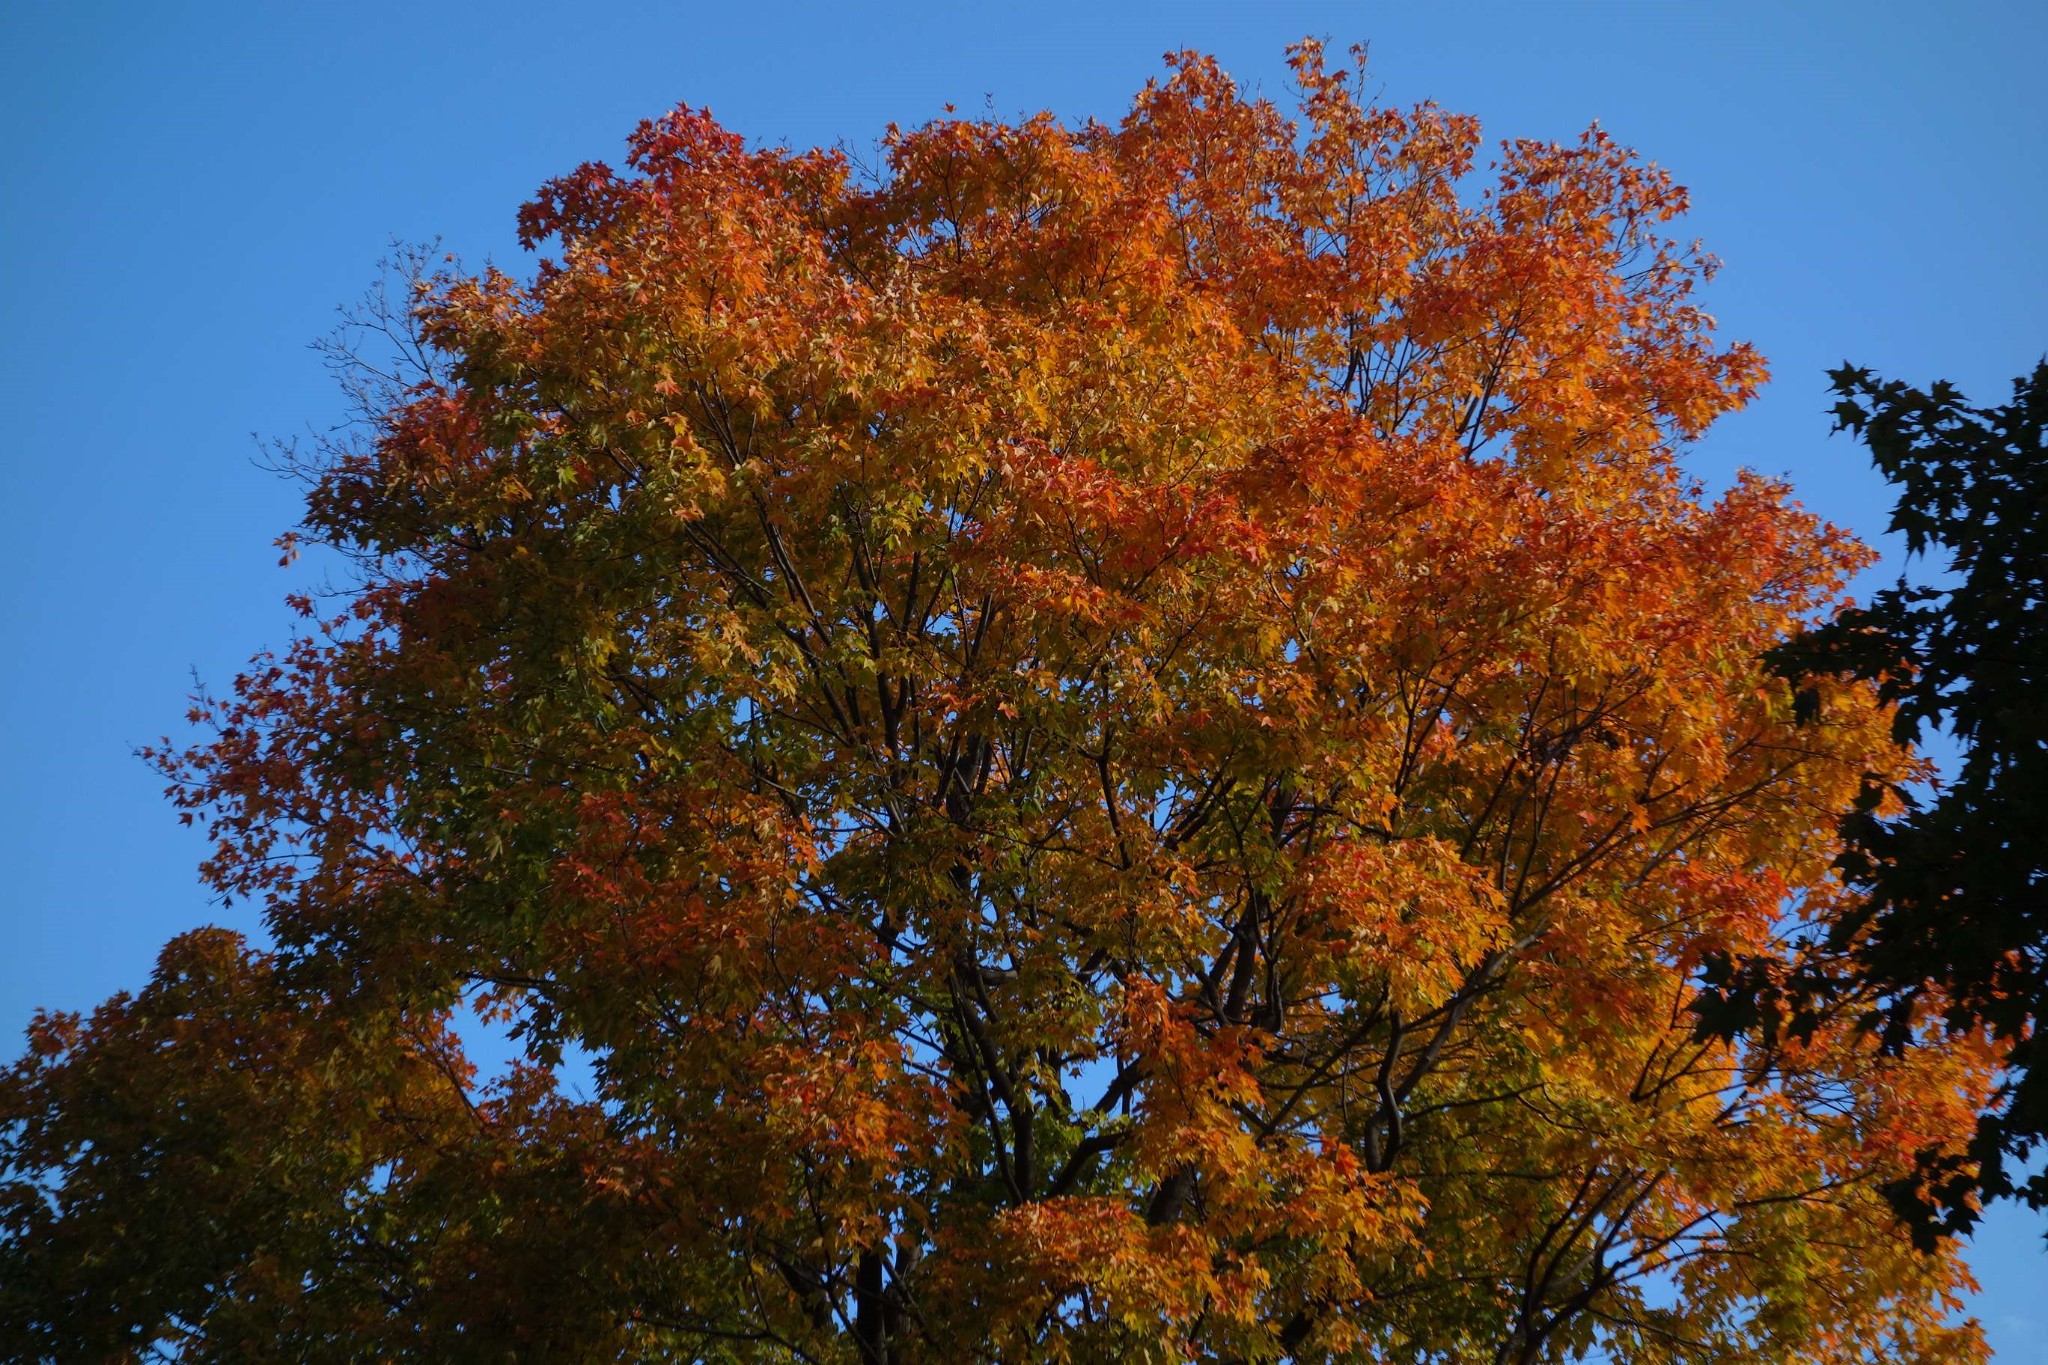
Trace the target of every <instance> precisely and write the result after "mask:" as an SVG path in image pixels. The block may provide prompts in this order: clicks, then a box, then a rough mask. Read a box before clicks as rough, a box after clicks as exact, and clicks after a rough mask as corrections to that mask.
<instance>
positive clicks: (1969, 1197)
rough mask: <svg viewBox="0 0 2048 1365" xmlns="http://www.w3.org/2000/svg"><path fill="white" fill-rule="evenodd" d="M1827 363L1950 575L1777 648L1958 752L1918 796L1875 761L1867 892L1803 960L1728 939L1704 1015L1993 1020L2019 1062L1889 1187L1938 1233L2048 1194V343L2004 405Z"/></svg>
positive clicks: (1903, 735)
mask: <svg viewBox="0 0 2048 1365" xmlns="http://www.w3.org/2000/svg"><path fill="white" fill-rule="evenodd" d="M1830 377H1831V378H1832V379H1833V381H1834V390H1835V392H1836V393H1837V394H1839V395H1840V396H1841V402H1839V403H1838V404H1837V405H1836V407H1835V415H1836V418H1837V424H1838V425H1837V430H1842V429H1846V430H1849V431H1852V432H1854V433H1855V434H1856V436H1857V437H1858V438H1859V439H1860V440H1862V441H1863V442H1864V443H1865V444H1867V445H1868V446H1869V447H1870V453H1871V458H1872V460H1873V461H1874V462H1875V463H1876V465H1877V467H1878V469H1879V470H1880V471H1882V472H1883V474H1884V476H1885V478H1886V479H1888V480H1890V481H1891V482H1892V483H1894V484H1896V485H1898V488H1899V500H1898V503H1897V505H1896V506H1895V507H1894V508H1893V510H1892V521H1891V529H1892V530H1894V531H1898V532H1903V533H1904V535H1905V537H1906V549H1907V553H1908V554H1909V555H1915V556H1918V555H1926V554H1928V553H1930V552H1931V551H1932V550H1934V549H1936V548H1937V547H1938V548H1939V549H1940V550H1941V551H1942V552H1943V554H1944V555H1945V557H1946V561H1947V562H1946V564H1945V565H1944V566H1943V567H1944V568H1945V569H1946V571H1947V578H1946V581H1947V582H1948V583H1949V584H1951V585H1952V586H1936V585H1930V584H1921V585H1914V584H1909V583H1908V582H1907V581H1906V579H1905V578H1904V577H1901V578H1900V580H1899V583H1898V585H1897V586H1896V587H1893V588H1890V589H1888V590H1886V591H1884V592H1881V593H1879V594H1878V595H1877V596H1876V597H1875V598H1874V599H1872V601H1871V602H1870V603H1869V604H1868V605H1865V606H1861V607H1856V608H1853V609H1850V610H1848V611H1844V612H1843V613H1842V614H1840V615H1839V616H1837V617H1835V618H1834V619H1833V620H1831V621H1829V622H1827V623H1826V624H1824V625H1822V626H1819V627H1818V628H1816V629H1813V630H1810V631H1807V632H1804V633H1803V634H1801V635H1799V636H1797V637H1796V638H1794V639H1793V640H1790V641H1788V642H1787V643H1786V644H1784V645H1782V646H1780V647H1779V648H1778V649H1777V650H1776V652H1775V655H1774V658H1775V661H1776V663H1777V665H1778V667H1779V668H1780V670H1781V671H1782V672H1784V673H1785V675H1786V676H1787V677H1788V678H1790V679H1792V680H1793V681H1794V682H1796V683H1804V682H1806V681H1807V680H1809V679H1812V678H1815V677H1818V676H1822V675H1828V674H1833V675H1838V676H1842V677H1853V678H1859V679H1863V680H1866V681H1871V682H1875V683H1877V684H1878V691H1879V696H1880V697H1881V698H1882V699H1883V700H1884V701H1885V702H1886V703H1888V704H1891V705H1893V706H1894V707H1895V708H1896V710H1895V711H1894V715H1893V730H1894V733H1895V734H1896V736H1897V738H1898V739H1899V740H1900V742H1902V743H1917V742H1919V741H1920V740H1921V739H1922V738H1923V737H1924V735H1925V734H1926V732H1927V731H1928V730H1930V729H1941V730H1945V731H1947V732H1948V733H1949V734H1950V735H1952V736H1953V737H1954V739H1955V740H1956V742H1957V743H1958V744H1959V745H1960V746H1961V748H1962V755H1961V761H1960V763H1959V765H1958V766H1957V769H1956V771H1955V773H1954V774H1953V776H1952V777H1951V778H1950V780H1948V781H1947V782H1945V783H1943V784H1942V785H1941V786H1939V787H1938V788H1937V789H1936V790H1935V791H1934V793H1933V794H1932V797H1931V799H1929V800H1926V801H1925V802H1924V803H1923V802H1922V800H1921V799H1919V798H1918V797H1917V796H1916V795H1915V793H1914V791H1913V790H1912V789H1911V788H1910V787H1907V786H1902V785H1900V784H1898V783H1897V782H1895V781H1893V782H1887V781H1886V780H1884V779H1882V778H1879V777H1876V776H1875V775H1873V777H1872V779H1871V781H1870V783H1869V784H1868V786H1867V787H1866V791H1865V796H1864V798H1863V799H1862V800H1860V801H1859V802H1858V803H1857V807H1856V809H1855V810H1854V812H1853V813H1851V814H1850V815H1849V817H1848V819H1847V820H1846V822H1845V824H1844V828H1843V834H1844V840H1845V848H1844V851H1843V854H1842V860H1841V868H1842V871H1843V873H1844V874H1845V876H1846V877H1847V879H1848V881H1849V882H1850V883H1851V885H1852V886H1853V887H1854V888H1855V890H1856V891H1857V892H1858V893H1859V895H1858V896H1857V897H1856V898H1855V899H1853V900H1851V901H1849V902H1847V903H1845V905H1844V908H1843V911H1842V913H1841V914H1840V915H1839V916H1837V917H1836V918H1834V919H1833V920H1832V921H1831V922H1829V923H1828V924H1827V925H1826V932H1825V933H1824V934H1822V935H1819V936H1818V937H1817V938H1816V939H1815V941H1814V942H1813V944H1812V946H1811V950H1810V951H1809V952H1808V953H1807V954H1806V955H1804V956H1803V957H1801V958H1800V959H1799V960H1798V961H1796V962H1794V963H1791V964H1789V966H1788V965H1787V964H1785V963H1783V962H1780V961H1775V960H1772V959H1768V958H1758V959H1754V960H1749V961H1743V962H1738V961H1736V960H1735V959H1733V958H1728V957H1723V958H1721V959H1718V960H1717V961H1716V962H1715V963H1714V964H1713V972H1712V976H1711V981H1712V983H1713V984H1712V988H1711V989H1710V990H1709V991H1708V992H1707V994H1706V997H1705V999H1704V1001H1703V1003H1702V1021H1703V1023H1704V1024H1705V1025H1706V1027H1707V1028H1709V1029H1710V1030H1714V1031H1718V1032H1720V1033H1722V1034H1724V1035H1726V1034H1732V1033H1735V1032H1739V1031H1742V1030H1744V1029H1763V1030H1778V1029H1787V1028H1790V1029H1800V1028H1806V1027H1811V1026H1812V1023H1811V1021H1813V1020H1815V1019H1817V1018H1818V1017H1819V1015H1820V1014H1822V1013H1823V1012H1825V1009H1826V1008H1827V1007H1828V1006H1830V1005H1832V1004H1834V1003H1836V1002H1837V1001H1838V1000H1839V998H1840V997H1841V996H1842V995H1843V994H1845V993H1857V994H1862V995H1866V996H1873V997H1874V1000H1873V1008H1872V1009H1871V1011H1870V1013H1869V1015H1868V1016H1867V1019H1866V1022H1867V1023H1868V1025H1869V1026H1870V1027H1872V1028H1874V1029H1878V1030H1881V1031H1882V1034H1883V1037H1884V1041H1885V1043H1886V1045H1887V1046H1888V1047H1890V1048H1892V1049H1894V1050H1897V1049H1900V1048H1903V1047H1906V1046H1908V1045H1910V1044H1911V1043H1912V1042H1914V1041H1915V1040H1916V1039H1918V1038H1920V1037H1921V1036H1922V1035H1923V1033H1924V1029H1923V1027H1922V1024H1923V1021H1924V1019H1925V1018H1926V1017H1927V1016H1928V1015H1929V1014H1935V1015H1939V1017H1940V1018H1941V1019H1942V1021H1943V1023H1944V1024H1945V1025H1946V1027H1947V1029H1948V1030H1949V1031H1950V1032H1953V1033H1958V1034H1964V1033H1969V1034H1978V1033H1988V1034H1989V1035H1990V1036H1991V1037H1993V1038H1995V1039H1996V1040H1997V1043H1998V1045H1999V1047H2000V1048H2001V1049H2002V1050H2003V1053H2004V1056H2003V1062H2004V1067H2005V1079H2004V1080H2003V1081H2002V1083H2001V1084H2000V1086H1999V1088H1998V1090H1997V1092H1996V1094H1995V1095H1994V1096H1993V1097H1992V1102H1991V1104H1989V1105H1988V1106H1987V1108H1986V1110H1985V1112H1984V1114H1983V1115H1982V1116H1981V1117H1980V1119H1979V1121H1978V1124H1977V1128H1976V1132H1975V1134H1974V1136H1973V1137H1972V1139H1971V1141H1970V1142H1969V1143H1968V1144H1967V1145H1966V1146H1949V1147H1939V1146H1937V1147H1930V1148H1928V1149H1927V1150H1926V1151H1924V1152H1923V1153H1921V1154H1920V1160H1919V1163H1918V1169H1916V1171H1915V1172H1914V1173H1913V1175H1912V1176H1911V1177H1908V1178H1902V1179H1900V1180H1899V1181H1898V1182H1897V1183H1896V1184H1895V1185H1894V1186H1893V1187H1892V1189H1891V1191H1890V1193H1891V1195H1892V1198H1893V1202H1894V1203H1895V1204H1896V1205H1897V1206H1898V1207H1899V1209H1900V1211H1901V1212H1902V1213H1903V1214H1905V1215H1906V1216H1907V1217H1908V1218H1909V1219H1910V1220H1911V1221H1912V1223H1913V1225H1914V1228H1915V1232H1916V1235H1917V1236H1918V1238H1919V1240H1920V1241H1921V1243H1922V1245H1925V1246H1932V1245H1933V1243H1934V1241H1935V1240H1936V1239H1937V1238H1938V1237H1940V1236H1944V1235H1947V1234H1951V1233H1956V1232H1965V1231H1968V1230H1969V1229H1970V1228H1971V1227H1972V1226H1974V1225H1975V1223H1976V1221H1977V1216H1978V1213H1979V1211H1980V1210H1981V1207H1982V1201H1983V1200H1984V1199H1986V1198H1998V1197H2001V1196H2017V1197H2019V1198H2021V1199H2023V1200H2024V1201H2025V1202H2026V1203H2027V1204H2028V1205H2030V1206H2031V1207H2034V1208H2037V1209H2038V1208H2041V1207H2044V1206H2048V1171H2040V1170H2036V1171H2034V1172H2033V1173H2032V1175H2031V1176H2029V1175H2027V1174H2026V1173H2025V1170H2026V1164H2027V1161H2028V1158H2029V1156H2030V1155H2031V1153H2032V1151H2033V1148H2034V1146H2035V1145H2036V1144H2037V1143H2039V1142H2041V1141H2042V1140H2043V1139H2044V1138H2048V1078H2044V1077H2043V1076H2042V1074H2041V1073H2040V1072H2039V1071H2037V1070H2036V1068H2035V1063H2036V1061H2037V1058H2038V1053H2039V1051H2040V1044H2039V1041H2038V1035H2037V1033H2036V1029H2037V1027H2038V1026H2039V1023H2040V1021H2041V1020H2042V1019H2043V1018H2044V1017H2048V895H2044V890H2048V861H2044V850H2043V846H2042V841H2041V838H2040V834H2039V831H2040V830H2041V829H2042V828H2043V826H2044V821H2048V708H2044V707H2043V705H2042V701H2041V698H2042V696H2043V695H2044V692H2048V615H2044V612H2043V604H2044V603H2048V448H2044V443H2043V440H2042V432H2043V427H2044V426H2048V362H2044V363H2043V364H2042V365H2040V366H2038V367H2036V369H2035V371H2034V373H2033V376H2032V377H2031V378H2028V379H2019V380H2015V381H2014V384H2013V401H2012V402H2011V403H2010V404H2008V405H2007V406H2005V407H1999V408H1973V407H1970V406H1969V405H1967V404H1966V403H1965V402H1964V401H1963V397H1962V395H1961V393H1959V392H1958V391H1957V390H1956V389H1955V388H1954V387H1953V386H1952V385H1949V384H1946V383H1940V384H1936V385H1934V386H1933V388H1932V389H1931V390H1928V391H1926V392H1922V391H1920V390H1918V389H1913V388H1909V387H1907V386H1906V385H1904V384H1901V383H1897V382H1885V381H1881V380H1878V379H1876V378H1875V377H1874V376H1873V375H1872V374H1871V372H1870V371H1868V370H1862V369H1856V368H1853V367H1850V366H1847V365H1844V366H1843V367H1842V368H1841V369H1839V370H1837V371H1835V372H1834V373H1833V374H1832V375H1831V376H1830ZM2015 1168H2017V1169H2015Z"/></svg>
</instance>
